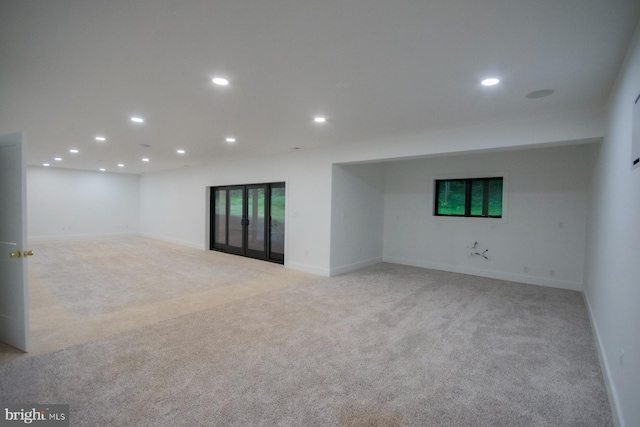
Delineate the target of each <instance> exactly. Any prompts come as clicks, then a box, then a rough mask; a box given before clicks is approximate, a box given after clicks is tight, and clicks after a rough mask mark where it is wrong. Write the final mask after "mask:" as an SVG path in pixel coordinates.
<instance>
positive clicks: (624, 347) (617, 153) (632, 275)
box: [585, 26, 640, 427]
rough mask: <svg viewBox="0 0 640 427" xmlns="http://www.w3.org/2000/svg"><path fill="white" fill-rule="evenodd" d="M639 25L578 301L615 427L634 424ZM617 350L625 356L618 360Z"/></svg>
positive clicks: (639, 299) (639, 314) (638, 376)
mask: <svg viewBox="0 0 640 427" xmlns="http://www.w3.org/2000/svg"><path fill="white" fill-rule="evenodd" d="M639 93H640V26H639V27H638V29H637V30H636V35H635V38H634V40H633V42H632V44H631V46H630V49H629V52H628V57H627V62H626V65H625V66H624V67H623V69H622V71H621V74H620V77H619V80H618V84H617V86H616V88H615V89H614V91H613V92H612V95H611V97H610V101H609V116H608V130H607V134H606V137H605V138H604V141H603V142H602V146H601V149H600V151H599V153H598V156H597V162H596V165H595V168H594V171H593V180H592V187H591V198H590V203H589V212H590V218H589V226H588V236H589V239H588V245H587V257H586V274H585V296H586V300H587V303H588V306H589V310H590V314H591V318H592V321H593V324H594V329H595V333H596V338H597V340H598V345H599V350H600V354H601V360H602V362H603V368H604V369H603V371H604V374H605V382H606V383H607V385H608V388H609V391H610V398H611V399H610V400H611V401H612V403H613V406H614V408H613V410H614V415H616V416H617V417H618V422H619V425H620V426H627V427H632V426H640V168H636V169H634V170H633V171H632V170H631V164H630V162H631V129H632V120H631V119H632V109H633V104H634V101H635V99H636V97H637V96H638V94H639ZM622 351H624V356H623V357H622Z"/></svg>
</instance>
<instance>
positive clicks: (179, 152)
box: [176, 150, 185, 154]
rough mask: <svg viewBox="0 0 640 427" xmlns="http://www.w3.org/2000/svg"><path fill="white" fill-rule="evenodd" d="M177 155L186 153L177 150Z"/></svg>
mask: <svg viewBox="0 0 640 427" xmlns="http://www.w3.org/2000/svg"><path fill="white" fill-rule="evenodd" d="M176 153H178V154H184V153H185V151H184V150H176Z"/></svg>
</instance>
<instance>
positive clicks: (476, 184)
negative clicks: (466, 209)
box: [471, 179, 485, 216]
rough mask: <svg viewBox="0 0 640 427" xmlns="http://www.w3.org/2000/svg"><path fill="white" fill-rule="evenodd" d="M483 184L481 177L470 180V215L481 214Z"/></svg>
mask: <svg viewBox="0 0 640 427" xmlns="http://www.w3.org/2000/svg"><path fill="white" fill-rule="evenodd" d="M484 184H485V181H484V180H482V179H474V180H473V181H471V215H472V216H482V201H483V198H484Z"/></svg>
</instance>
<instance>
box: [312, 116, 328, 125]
mask: <svg viewBox="0 0 640 427" xmlns="http://www.w3.org/2000/svg"><path fill="white" fill-rule="evenodd" d="M313 121H314V122H316V123H324V122H326V121H327V118H326V117H322V116H318V117H314V118H313Z"/></svg>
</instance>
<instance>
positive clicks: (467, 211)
mask: <svg viewBox="0 0 640 427" xmlns="http://www.w3.org/2000/svg"><path fill="white" fill-rule="evenodd" d="M492 180H500V182H501V183H502V192H503V194H502V209H501V212H500V215H489V185H488V183H489V181H492ZM454 181H455V182H464V183H465V201H464V215H456V214H445V213H440V212H438V208H439V205H438V200H440V183H441V182H454ZM474 182H482V185H483V187H482V214H481V215H472V214H471V205H472V197H471V189H472V187H473V183H474ZM504 182H505V179H504V177H503V176H492V177H486V178H485V177H482V178H453V179H436V180H435V181H434V187H435V191H434V193H435V197H434V202H433V215H434V216H444V217H451V218H497V219H500V218H503V216H504V200H505V197H504Z"/></svg>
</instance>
